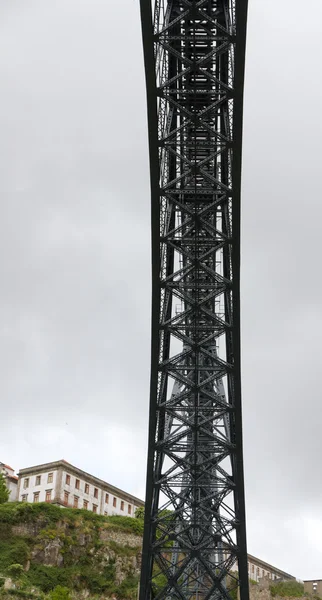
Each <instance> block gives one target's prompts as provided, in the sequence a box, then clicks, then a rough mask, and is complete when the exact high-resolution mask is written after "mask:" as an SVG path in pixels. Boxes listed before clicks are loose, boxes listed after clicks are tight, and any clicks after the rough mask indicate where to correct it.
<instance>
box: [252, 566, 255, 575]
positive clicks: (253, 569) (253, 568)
mask: <svg viewBox="0 0 322 600" xmlns="http://www.w3.org/2000/svg"><path fill="white" fill-rule="evenodd" d="M254 571H255V567H254V565H252V573H254Z"/></svg>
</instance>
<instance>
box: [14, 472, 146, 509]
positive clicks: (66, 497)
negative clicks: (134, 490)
mask: <svg viewBox="0 0 322 600" xmlns="http://www.w3.org/2000/svg"><path fill="white" fill-rule="evenodd" d="M18 477H19V482H18V497H17V499H18V500H19V501H21V502H51V503H52V504H57V505H60V506H68V507H71V508H83V509H85V510H91V511H93V512H94V513H97V514H99V515H124V516H127V517H133V516H134V514H135V511H136V509H137V508H139V507H141V506H144V502H143V501H142V500H140V499H139V498H136V497H135V496H132V495H131V494H128V493H127V492H124V491H123V490H120V489H119V488H117V487H114V486H113V485H111V484H110V483H107V482H106V481H103V480H102V479H98V478H97V477H94V475H90V474H89V473H86V472H85V471H82V470H81V469H78V468H77V467H74V466H73V465H71V464H70V463H68V462H66V461H65V460H59V461H56V462H51V463H46V464H43V465H36V466H34V467H28V468H27V469H21V470H20V471H19V473H18Z"/></svg>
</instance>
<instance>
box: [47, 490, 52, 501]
mask: <svg viewBox="0 0 322 600" xmlns="http://www.w3.org/2000/svg"><path fill="white" fill-rule="evenodd" d="M51 492H52V490H46V502H50V501H51Z"/></svg>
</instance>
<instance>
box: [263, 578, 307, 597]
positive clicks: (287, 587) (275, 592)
mask: <svg viewBox="0 0 322 600" xmlns="http://www.w3.org/2000/svg"><path fill="white" fill-rule="evenodd" d="M269 589H270V591H271V594H272V596H273V597H274V596H281V597H282V598H284V597H285V596H291V597H292V598H301V596H304V585H303V583H299V581H296V580H295V579H294V580H289V581H281V582H279V583H276V584H273V585H271V586H270V588H269Z"/></svg>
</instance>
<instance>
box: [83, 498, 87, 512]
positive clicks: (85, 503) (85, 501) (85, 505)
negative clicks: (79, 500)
mask: <svg viewBox="0 0 322 600" xmlns="http://www.w3.org/2000/svg"><path fill="white" fill-rule="evenodd" d="M83 507H84V508H85V510H87V509H88V500H84V502H83Z"/></svg>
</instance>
